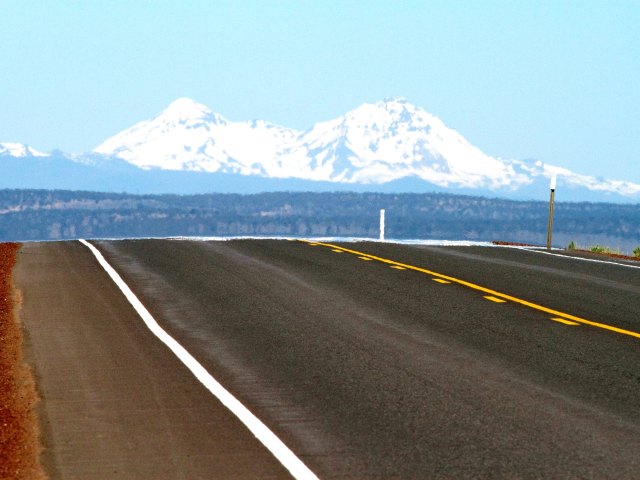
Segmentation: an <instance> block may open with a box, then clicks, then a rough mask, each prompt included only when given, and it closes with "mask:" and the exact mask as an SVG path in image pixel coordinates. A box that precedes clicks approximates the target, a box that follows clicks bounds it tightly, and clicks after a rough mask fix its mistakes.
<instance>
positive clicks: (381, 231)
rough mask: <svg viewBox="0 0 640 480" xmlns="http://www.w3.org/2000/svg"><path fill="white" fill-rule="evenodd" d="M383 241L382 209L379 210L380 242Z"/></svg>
mask: <svg viewBox="0 0 640 480" xmlns="http://www.w3.org/2000/svg"><path fill="white" fill-rule="evenodd" d="M382 240H384V209H382V210H380V241H382Z"/></svg>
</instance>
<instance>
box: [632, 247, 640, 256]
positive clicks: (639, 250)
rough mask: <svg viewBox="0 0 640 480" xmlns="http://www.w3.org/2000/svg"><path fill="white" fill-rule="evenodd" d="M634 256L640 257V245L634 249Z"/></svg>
mask: <svg viewBox="0 0 640 480" xmlns="http://www.w3.org/2000/svg"><path fill="white" fill-rule="evenodd" d="M633 256H634V257H638V258H640V247H638V248H636V249H635V250H634V251H633Z"/></svg>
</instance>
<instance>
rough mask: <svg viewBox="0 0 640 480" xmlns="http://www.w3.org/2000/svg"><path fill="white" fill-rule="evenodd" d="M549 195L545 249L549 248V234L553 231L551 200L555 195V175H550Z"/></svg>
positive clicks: (552, 200)
mask: <svg viewBox="0 0 640 480" xmlns="http://www.w3.org/2000/svg"><path fill="white" fill-rule="evenodd" d="M549 188H550V189H551V197H550V198H549V226H548V227H547V250H551V236H552V232H553V202H554V200H555V195H556V175H555V174H554V175H553V176H552V177H551V185H550V187H549Z"/></svg>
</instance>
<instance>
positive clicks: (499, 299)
mask: <svg viewBox="0 0 640 480" xmlns="http://www.w3.org/2000/svg"><path fill="white" fill-rule="evenodd" d="M484 298H486V299H487V300H489V301H490V302H494V303H507V301H506V300H503V299H501V298H498V297H494V296H491V295H485V297H484Z"/></svg>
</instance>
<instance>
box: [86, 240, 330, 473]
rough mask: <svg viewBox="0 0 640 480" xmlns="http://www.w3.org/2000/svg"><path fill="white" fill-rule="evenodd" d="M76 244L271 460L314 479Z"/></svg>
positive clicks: (110, 270)
mask: <svg viewBox="0 0 640 480" xmlns="http://www.w3.org/2000/svg"><path fill="white" fill-rule="evenodd" d="M79 241H80V243H82V244H83V245H86V246H87V247H88V248H89V250H91V252H92V253H93V255H94V256H95V257H96V259H97V260H98V263H100V265H101V266H102V268H104V270H105V271H106V272H107V274H108V275H109V276H110V277H111V279H112V280H113V282H114V283H115V284H116V285H117V286H118V288H119V289H120V290H121V291H122V293H123V294H124V296H125V297H126V298H127V300H129V302H130V303H131V305H132V306H133V308H134V309H135V310H136V312H137V313H138V315H140V317H141V318H142V320H143V321H144V323H145V324H146V325H147V327H148V328H149V330H151V331H152V332H153V334H154V335H155V336H156V337H158V339H160V341H161V342H162V343H164V344H165V345H166V346H167V347H169V349H170V350H171V351H172V352H173V353H174V354H175V355H176V356H177V357H178V358H179V359H180V361H181V362H182V363H184V365H185V366H186V367H187V368H188V369H189V370H190V371H191V373H193V375H195V377H196V378H197V379H198V380H199V381H200V382H201V383H202V384H203V385H204V386H205V387H206V388H207V390H209V391H210V392H211V393H212V394H213V395H214V396H215V397H216V398H218V400H220V402H222V404H223V405H224V406H225V407H227V408H228V409H229V410H230V411H231V412H232V413H233V414H234V415H235V416H236V417H238V419H239V420H240V421H241V422H242V423H244V425H245V426H246V427H247V428H248V429H249V430H250V431H251V433H253V435H255V437H256V438H257V439H258V440H259V441H260V442H261V443H262V444H263V445H264V446H265V447H266V448H267V449H268V450H269V451H270V452H271V453H272V454H273V456H274V457H276V458H277V459H278V461H279V462H280V463H281V464H282V465H283V466H284V467H285V468H286V469H287V470H289V472H290V473H291V475H293V477H294V478H296V479H305V480H306V479H317V478H318V477H317V476H316V475H315V474H314V473H313V472H312V471H311V470H310V469H309V468H308V467H307V466H306V465H305V464H304V463H302V461H301V460H300V459H299V458H298V457H297V456H296V455H295V454H294V453H293V452H292V451H291V450H290V449H289V447H287V446H286V445H285V444H284V443H283V442H282V440H280V439H279V438H278V437H277V436H276V435H275V434H274V433H273V432H272V431H271V430H270V429H269V428H268V427H267V426H266V425H265V424H264V423H262V421H260V419H258V418H257V417H256V416H255V415H254V414H253V413H251V412H250V411H249V409H247V407H245V406H244V405H243V404H242V403H240V401H239V400H238V399H236V398H235V397H234V396H233V395H232V394H231V393H230V392H229V391H228V390H227V389H225V388H224V387H223V386H222V385H221V384H220V383H219V382H218V381H217V380H216V379H215V378H213V377H212V376H211V374H210V373H209V372H207V371H206V369H205V368H204V367H203V366H202V365H201V364H200V363H199V362H198V361H197V360H196V359H195V358H194V357H193V356H192V355H191V354H190V353H189V352H188V351H187V350H186V349H185V348H184V347H183V346H182V345H180V344H179V343H178V342H177V341H176V340H175V339H174V338H173V337H171V335H169V334H168V333H167V332H166V331H165V330H164V329H163V328H162V327H161V326H160V325H159V324H158V322H156V320H155V319H154V318H153V316H152V315H151V313H149V311H148V310H147V309H146V308H145V306H144V305H143V304H142V302H141V301H140V300H139V299H138V297H136V295H135V294H134V293H133V292H132V291H131V289H130V288H129V286H128V285H127V284H126V283H125V282H124V280H122V278H121V277H120V275H119V274H118V272H116V271H115V269H114V268H113V267H112V266H111V265H109V262H107V261H106V260H105V258H104V257H103V256H102V253H100V251H99V250H98V249H97V248H96V247H94V246H93V245H91V244H90V243H89V242H87V241H86V240H83V239H80V240H79Z"/></svg>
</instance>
